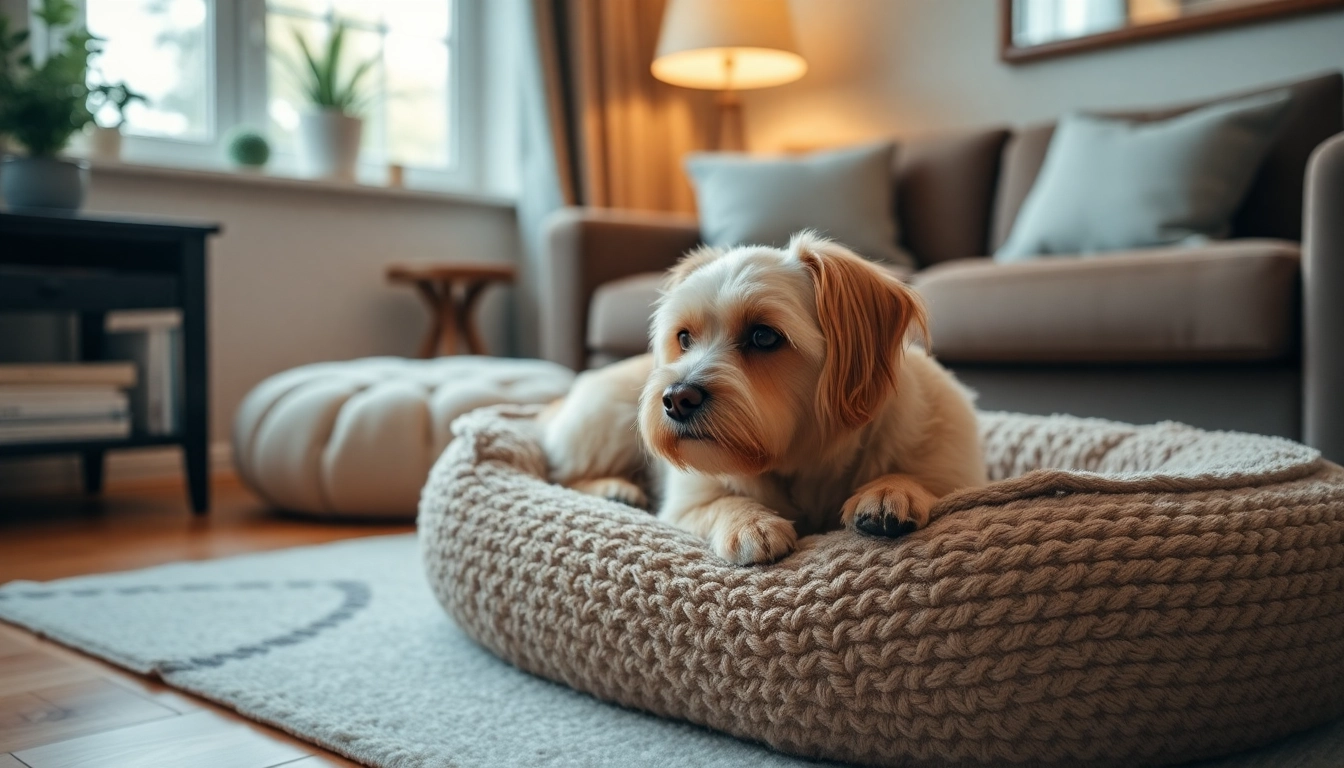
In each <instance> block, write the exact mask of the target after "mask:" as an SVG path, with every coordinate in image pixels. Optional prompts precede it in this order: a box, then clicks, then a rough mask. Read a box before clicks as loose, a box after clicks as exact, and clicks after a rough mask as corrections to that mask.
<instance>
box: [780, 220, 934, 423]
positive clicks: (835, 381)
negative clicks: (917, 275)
mask: <svg viewBox="0 0 1344 768" xmlns="http://www.w3.org/2000/svg"><path fill="white" fill-rule="evenodd" d="M789 250H790V251H792V252H793V253H794V255H795V256H796V257H797V258H798V260H799V261H800V262H802V264H803V265H804V266H805V267H806V268H807V270H808V272H809V273H810V274H811V276H812V284H813V287H814V289H815V291H816V301H817V319H818V321H819V323H820V325H821V333H822V336H823V337H824V338H825V340H826V360H825V362H824V363H823V364H822V372H821V382H820V385H819V386H818V389H817V410H818V413H819V416H820V417H821V419H822V423H823V424H825V425H826V426H827V428H829V429H836V430H845V429H857V428H859V427H862V426H863V425H865V424H867V423H868V422H869V421H871V420H872V419H873V417H874V416H875V415H876V414H877V410H878V408H879V407H881V405H882V402H883V400H885V399H886V397H887V396H888V395H889V394H891V393H892V392H894V391H895V389H896V373H897V367H898V366H899V364H900V357H901V354H902V352H903V351H904V348H905V335H906V332H907V331H910V330H911V329H915V330H917V331H918V333H919V335H920V336H921V337H922V339H923V341H924V344H925V346H928V335H929V334H928V319H927V316H926V315H925V312H924V304H923V302H922V301H920V298H919V296H918V295H917V294H916V293H915V292H914V291H913V290H911V289H910V288H908V287H907V286H906V285H905V284H904V283H902V282H901V281H900V280H898V279H897V278H896V277H895V276H894V275H892V274H890V273H888V272H887V271H886V270H883V269H882V268H881V267H879V266H877V265H875V264H873V263H872V262H870V261H867V260H866V259H863V258H861V257H860V256H857V255H855V254H854V253H852V252H851V251H849V250H848V249H846V248H844V247H843V246H840V245H838V244H836V243H833V242H831V241H829V240H825V239H823V238H820V237H817V236H816V235H815V234H813V233H810V232H803V233H799V234H797V235H794V237H793V240H792V241H791V242H790V243H789Z"/></svg>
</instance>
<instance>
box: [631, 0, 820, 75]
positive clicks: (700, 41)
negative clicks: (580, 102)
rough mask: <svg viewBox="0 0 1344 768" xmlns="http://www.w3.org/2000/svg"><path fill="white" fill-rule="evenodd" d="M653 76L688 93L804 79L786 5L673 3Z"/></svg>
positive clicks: (754, 0)
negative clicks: (689, 90)
mask: <svg viewBox="0 0 1344 768" xmlns="http://www.w3.org/2000/svg"><path fill="white" fill-rule="evenodd" d="M652 69H653V76H654V77H656V78H658V79H659V80H662V81H663V82H665V83H671V84H673V85H680V86H682V87H684V88H708V89H713V90H744V89H747V88H766V87H769V86H772V85H783V84H784V83H790V82H793V81H794V80H797V79H798V78H800V77H802V76H803V75H804V74H805V73H806V72H807V62H806V61H805V60H803V57H802V56H800V55H799V54H798V45H797V43H796V42H795V41H794V38H793V25H792V23H791V22H790V21H789V6H788V2H787V0H669V1H668V4H667V10H666V11H665V12H664V13H663V27H662V32H661V34H660V35H659V36H658V53H657V55H656V56H655V57H654V60H653V67H652Z"/></svg>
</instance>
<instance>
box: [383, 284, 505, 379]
mask: <svg viewBox="0 0 1344 768" xmlns="http://www.w3.org/2000/svg"><path fill="white" fill-rule="evenodd" d="M517 273H518V270H517V268H516V267H514V266H513V265H512V264H491V263H482V262H442V261H429V262H409V263H403V264H391V265H388V267H387V279H388V280H390V281H392V282H394V283H411V284H412V285H414V286H415V288H416V290H418V291H419V292H420V297H421V298H423V299H424V300H425V303H426V304H428V305H429V312H430V315H431V317H430V320H429V330H428V331H426V332H425V338H424V340H423V341H421V342H420V353H419V354H420V357H422V358H429V357H435V356H439V355H455V354H457V350H458V343H457V337H458V334H459V332H460V333H461V334H462V335H463V336H465V337H466V342H467V350H468V351H469V352H470V353H471V354H473V355H484V354H486V349H485V343H484V342H482V341H481V332H480V330H478V329H477V328H476V320H475V316H474V315H473V314H472V309H473V308H474V307H475V306H476V301H477V300H478V299H480V298H481V292H482V291H484V290H485V288H486V286H488V285H489V284H490V283H493V282H503V283H511V282H513V278H514V277H515V276H516V275H517Z"/></svg>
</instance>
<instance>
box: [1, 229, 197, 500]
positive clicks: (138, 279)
mask: <svg viewBox="0 0 1344 768" xmlns="http://www.w3.org/2000/svg"><path fill="white" fill-rule="evenodd" d="M218 232H219V226H218V225H216V224H205V223H187V222H173V221H161V220H151V219H138V218H130V217H120V216H103V215H97V214H89V215H85V214H76V215H61V214H55V213H53V214H49V215H47V214H27V213H24V214H16V213H0V312H4V313H9V312H69V313H72V314H74V315H76V316H78V318H79V323H78V325H79V358H80V359H81V360H84V361H94V360H102V359H104V354H105V346H106V343H105V342H106V316H107V313H108V312H111V311H115V310H130V309H177V310H179V311H180V312H181V316H182V321H181V334H182V354H181V369H180V371H179V375H180V376H181V379H182V403H181V412H180V419H179V422H178V424H179V426H178V428H177V429H176V430H175V431H174V432H172V433H169V434H146V433H143V432H132V433H131V434H130V435H129V436H128V437H122V438H116V439H96V440H59V441H43V442H31V443H9V444H3V445H0V458H3V457H12V456H32V455H38V454H55V453H73V454H78V455H79V456H80V457H81V462H82V466H83V477H84V488H85V491H86V492H88V493H94V494H96V493H99V492H101V491H102V485H103V458H104V456H105V454H106V453H107V452H108V451H113V450H121V449H130V448H142V447H148V446H164V445H180V446H182V449H183V451H182V452H183V460H184V461H183V463H184V470H185V472H186V476H187V488H188V500H189V502H190V504H191V509H192V511H193V512H195V513H197V514H204V513H205V512H207V511H208V510H209V508H210V474H209V446H210V432H209V411H210V408H209V390H208V385H209V339H208V336H207V328H206V326H207V316H206V258H207V245H208V240H209V237H210V236H211V235H213V234H216V233H218Z"/></svg>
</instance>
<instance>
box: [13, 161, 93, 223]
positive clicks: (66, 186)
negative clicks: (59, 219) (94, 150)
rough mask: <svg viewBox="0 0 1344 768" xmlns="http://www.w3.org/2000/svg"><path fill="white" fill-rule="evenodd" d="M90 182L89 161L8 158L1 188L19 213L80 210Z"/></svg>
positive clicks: (14, 209)
mask: <svg viewBox="0 0 1344 768" xmlns="http://www.w3.org/2000/svg"><path fill="white" fill-rule="evenodd" d="M88 183H89V166H88V164H87V163H80V162H76V161H74V160H58V159H56V158H54V157H7V158H5V161H4V163H3V164H0V191H3V192H4V197H5V202H6V203H8V204H9V209H10V210H12V211H16V212H23V211H77V210H79V207H80V206H81V205H83V204H84V190H85V188H86V187H87V186H88Z"/></svg>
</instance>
